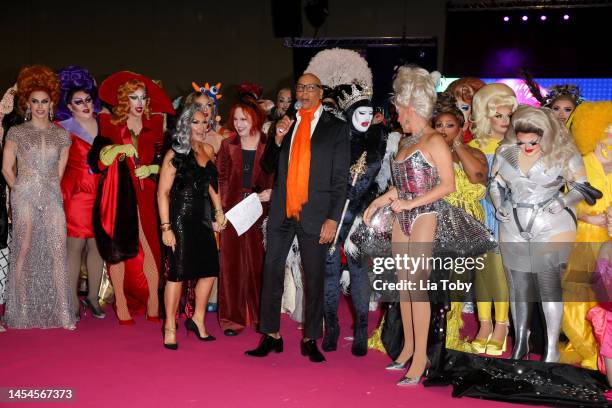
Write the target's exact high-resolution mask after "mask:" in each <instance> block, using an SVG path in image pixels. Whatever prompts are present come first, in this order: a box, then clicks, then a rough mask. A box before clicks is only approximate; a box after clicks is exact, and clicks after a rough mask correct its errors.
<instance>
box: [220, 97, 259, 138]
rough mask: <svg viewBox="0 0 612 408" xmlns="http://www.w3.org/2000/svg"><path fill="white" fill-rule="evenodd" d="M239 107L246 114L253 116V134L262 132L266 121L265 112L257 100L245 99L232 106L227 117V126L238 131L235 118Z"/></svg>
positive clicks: (233, 130)
mask: <svg viewBox="0 0 612 408" xmlns="http://www.w3.org/2000/svg"><path fill="white" fill-rule="evenodd" d="M238 108H240V109H242V112H243V113H244V114H245V115H246V116H248V117H249V118H251V123H252V126H251V136H255V135H256V134H257V132H261V127H262V126H263V123H264V118H265V114H264V113H263V111H262V110H261V108H260V107H259V106H258V105H257V104H256V103H255V102H251V101H250V100H243V101H241V102H238V103H237V104H235V105H234V106H232V109H231V110H230V113H229V117H228V119H227V127H228V128H229V129H230V130H231V131H232V132H234V133H238V132H236V128H235V127H234V118H235V116H236V109H238Z"/></svg>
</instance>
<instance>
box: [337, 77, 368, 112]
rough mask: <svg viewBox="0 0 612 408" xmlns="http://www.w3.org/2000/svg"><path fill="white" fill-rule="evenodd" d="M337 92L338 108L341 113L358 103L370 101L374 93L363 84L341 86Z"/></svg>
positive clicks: (354, 83) (355, 83)
mask: <svg viewBox="0 0 612 408" xmlns="http://www.w3.org/2000/svg"><path fill="white" fill-rule="evenodd" d="M340 88H341V89H339V92H338V95H337V97H338V106H339V107H340V109H342V110H343V111H346V110H347V109H348V108H350V107H351V106H353V105H354V104H355V103H357V102H359V101H370V100H371V99H372V95H373V94H374V92H373V91H372V88H371V87H369V86H368V85H366V84H364V83H359V82H353V83H352V84H350V85H345V86H341V87H340Z"/></svg>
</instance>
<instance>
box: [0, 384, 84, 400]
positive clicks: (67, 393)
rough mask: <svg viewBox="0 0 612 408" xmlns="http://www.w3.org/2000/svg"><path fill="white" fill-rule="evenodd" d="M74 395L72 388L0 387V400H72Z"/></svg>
mask: <svg viewBox="0 0 612 408" xmlns="http://www.w3.org/2000/svg"><path fill="white" fill-rule="evenodd" d="M74 397H75V393H74V390H73V389H72V388H20V387H0V402H17V401H30V402H33V401H72V400H74Z"/></svg>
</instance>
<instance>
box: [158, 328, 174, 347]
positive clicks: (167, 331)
mask: <svg viewBox="0 0 612 408" xmlns="http://www.w3.org/2000/svg"><path fill="white" fill-rule="evenodd" d="M161 332H162V339H163V340H162V341H163V342H164V347H165V348H167V349H168V350H178V343H176V329H166V327H165V325H164V326H162V330H161ZM166 333H174V339H175V340H174V341H175V342H174V343H166Z"/></svg>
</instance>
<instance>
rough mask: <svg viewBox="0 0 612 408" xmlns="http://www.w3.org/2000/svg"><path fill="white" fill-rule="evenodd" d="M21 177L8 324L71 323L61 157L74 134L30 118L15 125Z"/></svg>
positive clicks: (14, 200) (12, 135)
mask: <svg viewBox="0 0 612 408" xmlns="http://www.w3.org/2000/svg"><path fill="white" fill-rule="evenodd" d="M7 140H12V141H13V142H14V143H16V145H17V149H16V150H17V153H16V154H17V178H16V180H15V183H14V185H13V188H12V191H11V207H12V215H13V241H12V242H11V248H10V249H11V255H10V272H9V283H8V289H7V306H6V323H7V325H8V326H9V327H11V328H20V329H27V328H53V327H68V326H72V325H74V323H75V316H74V314H73V310H74V309H73V307H72V304H71V288H70V283H69V278H68V265H67V259H66V217H65V215H64V207H63V203H62V192H61V190H60V180H59V171H58V167H59V164H58V163H59V158H60V153H61V152H62V150H63V149H67V148H68V147H69V146H70V144H71V140H70V134H69V133H68V132H67V131H66V130H64V129H61V128H60V127H58V126H56V125H51V127H50V128H49V129H47V130H40V129H36V128H35V127H34V126H33V125H32V123H31V122H26V123H25V124H23V125H19V126H15V127H13V128H11V129H10V130H9V132H8V134H7Z"/></svg>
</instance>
